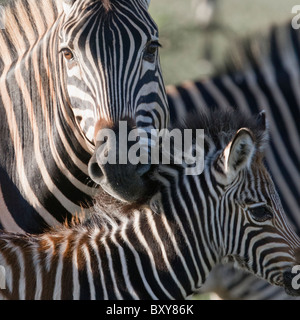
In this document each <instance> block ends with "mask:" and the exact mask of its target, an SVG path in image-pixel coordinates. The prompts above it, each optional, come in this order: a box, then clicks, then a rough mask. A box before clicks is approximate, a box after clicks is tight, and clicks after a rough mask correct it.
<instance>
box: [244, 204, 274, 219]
mask: <svg viewBox="0 0 300 320" xmlns="http://www.w3.org/2000/svg"><path fill="white" fill-rule="evenodd" d="M248 211H249V212H250V214H251V216H252V218H253V219H254V220H256V221H257V222H265V221H267V220H271V219H272V218H273V213H272V212H271V210H270V209H269V208H268V207H267V206H266V205H261V206H252V207H251V206H249V208H248Z"/></svg>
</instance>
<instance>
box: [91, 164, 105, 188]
mask: <svg viewBox="0 0 300 320" xmlns="http://www.w3.org/2000/svg"><path fill="white" fill-rule="evenodd" d="M88 170H89V175H90V177H91V178H92V180H93V181H95V182H96V183H98V184H99V183H100V180H101V178H102V177H103V171H102V170H101V168H100V166H99V165H98V163H97V162H94V161H91V162H90V163H89V166H88Z"/></svg>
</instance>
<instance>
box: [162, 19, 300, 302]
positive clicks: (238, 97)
mask: <svg viewBox="0 0 300 320" xmlns="http://www.w3.org/2000/svg"><path fill="white" fill-rule="evenodd" d="M231 53H232V54H233V56H232V62H231V63H230V64H229V66H228V67H227V70H226V72H223V73H221V74H219V75H217V76H215V77H213V78H211V79H207V80H203V81H196V82H186V83H184V84H182V85H179V86H176V87H175V86H169V87H168V88H167V94H168V99H169V106H170V115H171V121H172V122H173V121H176V120H177V119H181V118H182V117H184V114H185V113H186V112H187V111H192V110H198V109H200V110H206V109H210V108H214V109H217V110H222V109H224V108H227V107H230V108H234V109H237V110H242V111H243V112H245V113H246V114H253V113H254V114H255V113H256V112H258V111H259V110H260V108H263V109H265V110H266V112H267V115H268V118H269V119H270V147H269V148H268V150H267V152H266V160H267V165H268V168H269V170H270V172H271V174H272V176H273V179H274V182H275V184H276V186H277V189H278V191H279V194H280V197H281V200H282V203H283V207H284V209H285V212H286V213H287V216H288V218H289V219H290V221H291V223H292V224H293V226H294V229H295V230H296V232H297V233H298V235H300V214H299V212H300V206H299V199H300V189H299V181H300V148H299V146H300V128H299V124H298V121H299V119H300V93H299V90H298V86H299V83H300V35H299V31H297V30H294V29H293V28H292V27H291V25H290V23H289V24H287V25H284V26H279V27H273V28H272V30H271V32H270V34H269V35H268V37H267V39H266V38H265V36H264V37H263V38H257V37H255V38H254V39H247V41H246V42H245V43H244V44H243V45H242V46H241V47H240V48H239V49H238V50H231ZM223 277H224V279H223ZM207 290H214V291H216V292H217V293H218V294H219V295H220V296H221V297H224V298H230V297H231V298H243V299H247V298H251V299H255V298H259V299H272V298H274V299H275V298H276V299H282V298H287V296H286V295H284V292H283V290H282V291H280V290H278V289H276V288H272V287H270V286H267V285H266V284H265V283H262V282H261V283H260V282H259V281H258V280H257V279H254V278H253V277H251V276H248V275H244V274H242V273H237V271H235V272H234V271H233V270H231V269H228V270H225V269H224V267H222V268H218V269H217V270H216V271H215V273H214V274H213V276H212V277H211V279H210V282H209V284H208V286H207Z"/></svg>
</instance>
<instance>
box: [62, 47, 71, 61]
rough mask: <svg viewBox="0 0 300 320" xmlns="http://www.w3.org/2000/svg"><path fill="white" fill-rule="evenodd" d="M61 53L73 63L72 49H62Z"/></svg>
mask: <svg viewBox="0 0 300 320" xmlns="http://www.w3.org/2000/svg"><path fill="white" fill-rule="evenodd" d="M61 52H62V53H63V55H64V57H65V58H66V59H67V60H69V61H71V60H72V59H73V58H74V55H73V53H72V51H71V50H70V49H62V50H61Z"/></svg>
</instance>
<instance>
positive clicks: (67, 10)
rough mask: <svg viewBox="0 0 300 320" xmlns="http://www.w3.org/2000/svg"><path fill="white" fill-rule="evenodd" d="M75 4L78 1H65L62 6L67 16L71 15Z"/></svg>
mask: <svg viewBox="0 0 300 320" xmlns="http://www.w3.org/2000/svg"><path fill="white" fill-rule="evenodd" d="M75 2H76V0H63V2H62V5H63V9H64V12H65V14H66V16H67V15H68V14H69V13H70V11H71V9H72V6H73V5H74V3H75Z"/></svg>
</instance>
